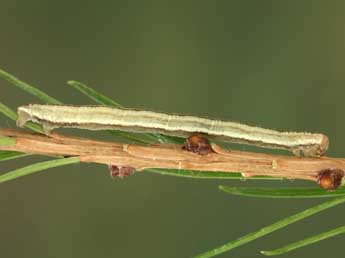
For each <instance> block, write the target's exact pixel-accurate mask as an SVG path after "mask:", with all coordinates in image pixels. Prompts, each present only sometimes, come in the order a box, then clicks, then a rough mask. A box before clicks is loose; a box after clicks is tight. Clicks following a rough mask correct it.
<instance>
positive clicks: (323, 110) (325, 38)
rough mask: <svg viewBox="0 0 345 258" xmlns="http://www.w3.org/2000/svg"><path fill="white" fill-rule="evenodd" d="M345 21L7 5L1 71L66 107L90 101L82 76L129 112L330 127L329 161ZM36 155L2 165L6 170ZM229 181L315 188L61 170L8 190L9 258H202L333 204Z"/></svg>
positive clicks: (338, 14) (340, 94)
mask: <svg viewBox="0 0 345 258" xmlns="http://www.w3.org/2000/svg"><path fill="white" fill-rule="evenodd" d="M344 14H345V2H344V1H294V0H293V1H276V0H274V1H273V0H272V1H180V2H179V1H78V0H76V1H66V0H60V1H38V0H31V1H8V0H2V1H1V15H0V27H1V33H0V67H1V68H2V69H4V70H7V71H9V72H11V73H13V74H15V75H16V76H18V77H19V78H21V79H22V80H24V81H27V82H29V83H31V84H33V85H36V86H37V87H39V88H40V89H42V90H44V91H46V92H48V93H49V94H50V95H52V96H54V97H56V98H57V99H60V100H63V101H64V102H65V103H70V104H91V103H92V102H91V101H90V100H89V99H87V98H86V97H85V96H83V95H81V94H80V93H79V92H76V91H75V90H73V89H72V88H70V87H69V86H67V85H66V83H65V82H66V81H67V80H70V79H74V80H79V81H82V82H85V83H87V84H89V85H92V86H93V87H94V88H95V89H97V90H99V91H100V92H102V93H104V94H105V95H107V96H108V97H111V98H113V99H115V100H116V101H118V102H119V103H121V104H123V105H125V106H127V107H135V108H146V109H151V110H157V111H165V112H174V113H187V114H194V115H202V116H207V117H212V118H221V119H227V120H235V121H242V122H246V123H249V124H253V125H259V126H264V127H269V128H275V129H279V130H296V131H315V132H323V133H325V134H327V135H329V137H330V140H331V148H330V150H329V152H328V154H329V155H332V156H336V157H341V156H344V155H345V153H344V149H345V144H344V141H345V137H344V132H345V121H344V104H343V101H344V96H345V87H344V78H345V73H344V71H343V69H344V64H345V61H344V60H345V30H344V22H345V18H344ZM0 100H1V101H2V102H4V103H5V104H7V105H9V106H11V107H12V108H16V107H17V106H18V105H23V104H27V103H33V102H35V103H36V102H38V101H37V99H35V98H33V97H31V96H28V95H27V94H26V93H24V92H22V91H20V90H19V89H17V88H15V87H13V86H12V85H10V84H9V83H7V82H6V81H3V80H1V82H0ZM0 122H1V127H15V125H14V123H13V122H12V121H10V120H9V119H6V118H4V117H3V116H1V117H0ZM67 132H68V133H74V134H78V135H79V134H85V133H87V132H80V131H76V130H67ZM92 137H99V138H102V137H107V136H103V135H99V133H92ZM108 139H109V137H108ZM235 148H239V149H241V150H250V149H249V148H248V147H246V146H236V147H235ZM268 152H269V151H268ZM285 154H286V155H288V154H287V153H285ZM38 160H44V158H40V157H35V158H33V157H30V158H24V159H20V160H15V161H8V162H3V163H1V164H0V171H1V172H6V171H9V170H11V169H14V168H17V167H20V166H23V165H25V164H30V163H32V162H34V161H38ZM219 184H227V185H232V186H275V187H283V186H291V187H293V186H306V185H308V186H312V185H313V184H312V183H308V182H302V181H293V182H291V181H287V180H284V181H278V182H254V181H249V180H247V181H245V182H242V181H220V180H197V179H185V178H175V177H169V176H161V175H157V174H151V173H137V174H135V175H134V176H131V177H130V178H127V179H126V180H111V179H110V177H109V174H108V171H107V168H106V167H105V166H100V165H93V164H92V165H88V164H80V165H72V166H67V167H60V168H55V169H51V170H49V171H46V172H44V173H40V174H35V175H32V176H27V177H24V178H21V179H18V180H15V181H12V182H8V183H5V184H2V185H1V186H0V203H1V207H0V255H1V257H35V258H39V257H73V258H77V257H83V258H85V257H100V258H102V257H150V258H154V257H165V258H170V257H171V258H172V257H191V256H193V255H196V254H198V253H200V252H202V251H206V250H208V249H211V248H213V247H215V246H218V245H220V244H223V243H225V242H227V241H230V240H234V239H236V238H238V237H240V236H242V235H244V234H246V233H248V232H251V231H254V230H256V229H259V228H260V227H262V226H265V225H268V224H271V223H273V222H275V221H277V220H279V219H281V218H284V217H286V216H288V215H291V214H294V213H296V212H298V211H301V210H303V209H305V208H307V207H311V206H313V205H315V204H317V203H320V202H321V201H322V200H308V199H306V200H270V199H252V198H244V197H236V196H230V195H227V194H225V193H222V192H220V191H219V190H218V189H217V186H218V185H219ZM344 211H345V207H344V206H343V207H336V208H333V209H331V210H327V211H326V212H323V213H322V214H318V215H316V216H314V217H311V218H309V219H307V220H304V221H302V222H299V223H296V224H294V225H292V226H290V227H288V228H285V229H283V230H280V231H277V232H275V233H274V234H271V235H268V236H266V237H264V238H262V239H259V240H257V241H255V242H252V243H250V244H248V245H245V246H243V247H241V248H238V249H235V250H233V251H232V252H229V253H226V254H224V255H221V256H219V257H259V256H260V254H259V251H260V250H263V249H266V250H267V249H272V248H276V247H280V246H282V245H285V244H287V243H290V242H293V241H296V240H300V239H302V238H304V237H308V236H310V235H313V234H317V233H320V232H323V231H325V230H328V229H331V228H334V227H337V226H340V225H342V224H343V218H344ZM343 242H344V236H338V237H335V238H332V239H330V240H326V241H323V242H321V243H319V244H317V245H312V246H309V247H306V248H304V249H300V250H298V251H295V252H293V253H290V254H287V255H285V256H284V257H314V258H317V257H325V256H329V255H330V254H331V255H332V256H334V257H339V256H340V255H341V253H342V252H343V246H342V244H343Z"/></svg>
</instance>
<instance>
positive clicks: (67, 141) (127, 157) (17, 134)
mask: <svg viewBox="0 0 345 258" xmlns="http://www.w3.org/2000/svg"><path fill="white" fill-rule="evenodd" d="M0 135H1V136H7V137H12V138H15V139H16V143H15V145H13V146H0V150H11V151H19V152H25V153H33V154H41V155H48V156H50V155H53V156H55V155H56V156H79V157H80V160H81V162H94V163H102V164H108V165H109V164H111V165H116V166H124V167H133V168H134V169H135V170H136V171H141V170H143V169H147V168H163V169H164V168H165V169H186V170H200V171H223V172H229V173H238V172H240V173H242V175H243V176H246V177H250V176H257V175H264V176H273V177H282V178H290V179H305V180H311V181H318V180H319V177H320V172H321V171H325V170H332V169H338V170H342V171H344V170H345V159H344V158H331V157H325V156H324V157H320V158H303V157H292V156H282V155H270V154H262V153H252V152H242V151H232V150H230V151H229V150H225V149H223V148H221V147H220V146H218V145H215V144H213V145H212V148H213V150H214V153H210V154H207V155H199V154H195V153H191V152H189V151H186V150H183V149H182V147H181V146H180V145H173V144H157V145H151V146H140V145H135V144H123V143H114V142H103V141H97V140H90V139H83V138H75V137H70V136H65V135H61V134H57V133H52V134H51V135H50V136H49V137H48V136H45V135H41V134H34V133H29V132H25V131H18V130H12V129H0Z"/></svg>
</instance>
